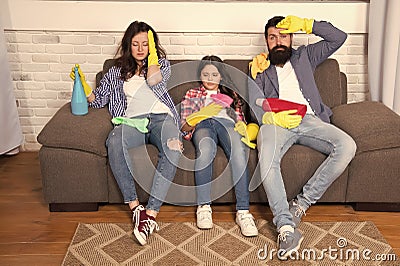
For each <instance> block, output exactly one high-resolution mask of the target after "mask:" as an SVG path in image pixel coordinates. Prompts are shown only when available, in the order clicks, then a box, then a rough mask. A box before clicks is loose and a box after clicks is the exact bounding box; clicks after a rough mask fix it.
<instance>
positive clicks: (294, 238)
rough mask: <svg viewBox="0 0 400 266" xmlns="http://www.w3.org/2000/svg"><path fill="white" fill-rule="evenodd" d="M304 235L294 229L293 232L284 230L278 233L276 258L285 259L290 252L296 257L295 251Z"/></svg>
mask: <svg viewBox="0 0 400 266" xmlns="http://www.w3.org/2000/svg"><path fill="white" fill-rule="evenodd" d="M303 239H304V237H303V236H302V234H301V233H300V231H299V230H297V229H294V232H293V233H292V232H290V231H284V232H282V233H280V234H279V235H278V241H277V242H278V243H277V245H278V253H277V254H278V259H280V260H287V259H288V257H289V256H290V255H291V254H292V256H293V257H296V254H295V252H296V251H297V250H298V249H299V248H300V245H301V242H302V241H303Z"/></svg>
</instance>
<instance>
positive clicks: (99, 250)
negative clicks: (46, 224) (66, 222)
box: [63, 220, 400, 266]
mask: <svg viewBox="0 0 400 266" xmlns="http://www.w3.org/2000/svg"><path fill="white" fill-rule="evenodd" d="M256 223H257V228H259V232H260V234H259V236H257V237H250V238H248V237H244V236H242V235H241V233H240V229H239V227H238V226H237V225H236V224H235V223H234V222H218V223H215V224H214V228H213V229H211V230H200V229H198V228H197V227H196V224H195V223H192V222H185V223H164V222H159V226H160V231H158V232H156V233H153V234H152V235H151V237H150V238H149V240H148V244H147V245H146V246H140V245H139V244H138V243H137V242H136V240H135V239H134V237H133V236H132V225H130V224H114V223H97V224H79V225H78V227H77V229H76V232H75V235H74V237H73V239H72V242H71V244H70V246H69V248H68V251H67V254H66V255H65V258H64V260H63V265H101V266H104V265H163V266H164V265H185V266H189V265H257V264H263V265H280V264H282V265H283V264H284V265H296V266H298V265H368V266H369V265H400V261H399V258H396V255H395V253H394V251H393V249H392V248H391V247H390V245H389V244H388V243H387V242H386V240H385V239H384V238H383V236H382V235H381V234H380V232H379V230H378V229H377V228H376V226H375V225H374V224H373V223H372V222H304V223H301V225H300V227H299V229H300V231H302V233H303V235H304V241H303V243H302V245H301V247H300V249H299V251H298V252H297V253H296V254H292V258H291V259H289V260H288V261H285V262H282V261H280V260H279V258H278V257H277V252H276V238H277V233H276V232H275V230H274V228H273V227H272V226H271V224H270V223H268V222H267V221H265V220H257V221H256Z"/></svg>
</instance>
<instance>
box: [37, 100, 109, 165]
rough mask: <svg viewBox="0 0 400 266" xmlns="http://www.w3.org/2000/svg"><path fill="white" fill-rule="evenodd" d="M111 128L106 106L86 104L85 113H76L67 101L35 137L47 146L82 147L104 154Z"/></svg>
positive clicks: (80, 148)
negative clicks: (86, 111) (88, 105)
mask: <svg viewBox="0 0 400 266" xmlns="http://www.w3.org/2000/svg"><path fill="white" fill-rule="evenodd" d="M111 129H112V124H111V116H110V114H109V112H108V110H107V108H101V109H95V108H89V113H88V114H87V115H83V116H76V115H73V114H72V113H71V105H70V103H67V104H65V105H64V106H62V107H61V108H60V109H59V110H58V111H57V113H56V114H55V115H54V116H53V117H52V118H51V119H50V121H49V122H48V123H47V124H46V125H45V126H44V128H43V129H42V131H41V132H40V133H39V135H38V137H37V140H38V142H39V143H40V144H42V145H44V146H47V147H53V148H65V149H75V150H81V151H85V152H91V153H94V154H97V155H100V156H104V157H106V156H107V149H106V139H107V136H108V133H109V132H110V131H111ZM77 140H79V141H77Z"/></svg>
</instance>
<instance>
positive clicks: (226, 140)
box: [192, 118, 250, 210]
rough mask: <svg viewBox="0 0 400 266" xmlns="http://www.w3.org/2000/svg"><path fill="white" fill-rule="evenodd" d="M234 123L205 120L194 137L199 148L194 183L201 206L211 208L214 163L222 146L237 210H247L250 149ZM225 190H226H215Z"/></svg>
mask: <svg viewBox="0 0 400 266" xmlns="http://www.w3.org/2000/svg"><path fill="white" fill-rule="evenodd" d="M234 126H235V124H234V122H233V121H231V120H228V119H224V118H213V119H206V120H203V121H202V122H200V123H199V124H198V125H197V126H196V129H195V131H194V133H193V137H192V140H193V144H194V146H195V148H196V161H195V179H196V188H197V189H196V191H197V202H198V205H204V204H211V179H212V176H213V161H214V158H215V155H216V153H217V144H219V145H220V146H221V147H222V149H223V150H224V152H225V155H226V157H227V158H228V162H229V165H230V167H231V173H232V179H233V184H234V187H235V195H236V209H237V210H248V209H249V198H250V193H249V189H248V182H249V176H248V169H247V161H248V155H249V149H248V148H247V146H246V145H245V144H244V143H243V142H242V141H241V140H240V139H241V136H240V135H239V133H237V132H236V131H235V130H234ZM216 189H224V190H225V191H227V189H226V188H216Z"/></svg>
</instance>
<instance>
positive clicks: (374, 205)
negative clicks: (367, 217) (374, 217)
mask: <svg viewBox="0 0 400 266" xmlns="http://www.w3.org/2000/svg"><path fill="white" fill-rule="evenodd" d="M353 209H354V210H356V211H374V212H398V211H400V202H390V203H380V202H356V203H354V204H353Z"/></svg>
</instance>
